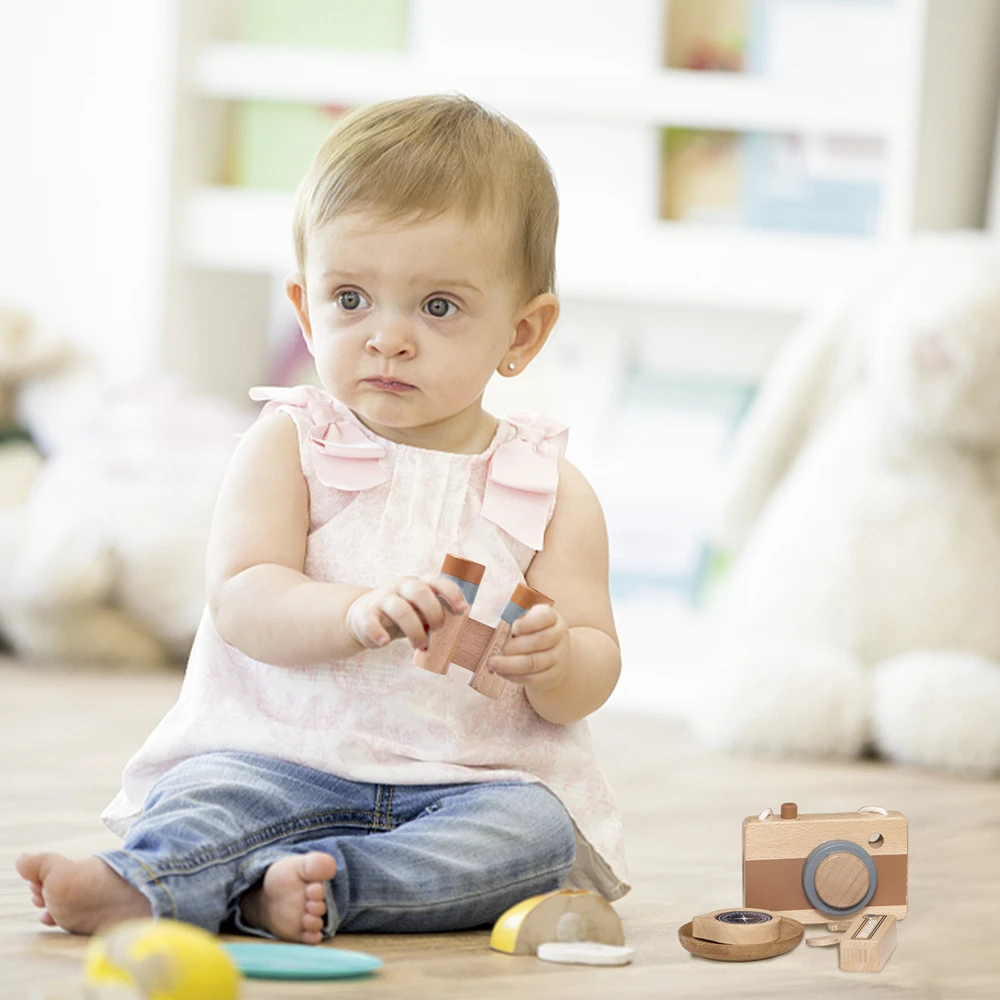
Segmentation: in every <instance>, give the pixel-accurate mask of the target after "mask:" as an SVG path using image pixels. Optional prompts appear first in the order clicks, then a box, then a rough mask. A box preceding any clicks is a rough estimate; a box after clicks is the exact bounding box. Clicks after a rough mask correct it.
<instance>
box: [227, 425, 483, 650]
mask: <svg viewBox="0 0 1000 1000" xmlns="http://www.w3.org/2000/svg"><path fill="white" fill-rule="evenodd" d="M308 534H309V488H308V486H307V485H306V482H305V479H304V478H303V476H302V467H301V465H300V462H299V442H298V434H297V432H296V429H295V425H294V423H293V422H292V420H291V419H290V418H289V417H288V416H287V415H286V414H284V413H273V414H270V415H268V416H266V417H262V418H261V419H260V420H258V421H257V423H255V424H254V425H253V427H251V428H250V430H249V431H248V432H247V433H246V434H245V435H244V436H243V438H242V439H241V440H240V443H239V445H238V446H237V448H236V452H235V453H234V455H233V459H232V461H231V462H230V465H229V468H228V470H227V471H226V476H225V479H224V480H223V483H222V488H221V490H220V491H219V499H218V501H217V503H216V508H215V516H214V517H213V520H212V530H211V533H210V535H209V541H208V559H207V586H208V603H209V609H210V610H211V614H212V618H213V620H214V622H215V627H216V630H217V631H218V633H219V635H220V636H221V637H222V638H223V639H224V640H225V641H226V642H228V643H229V644H230V645H232V646H235V647H236V648H237V649H239V650H241V651H242V652H244V653H246V654H247V656H251V657H253V658H254V659H256V660H262V661H263V662H265V663H274V664H277V665H279V666H288V667H298V666H307V665H310V664H317V663H327V662H329V661H331V660H339V659H343V658H344V657H348V656H353V655H355V654H356V653H358V652H359V651H360V650H361V649H363V648H366V647H368V648H370V647H373V646H382V645H385V643H387V642H389V641H390V639H393V638H397V637H399V636H404V637H405V638H407V639H409V640H410V642H411V643H412V644H413V645H414V646H415V647H417V648H419V647H421V646H423V645H425V644H426V641H427V639H426V628H425V625H429V627H431V628H435V627H437V626H439V625H441V624H442V623H443V621H444V613H443V611H442V609H441V603H440V601H439V600H438V595H440V596H443V597H444V598H445V599H446V600H448V601H449V603H451V604H452V607H453V609H454V610H456V611H464V610H465V609H466V607H467V605H466V604H465V601H464V599H463V598H462V595H461V592H460V591H459V590H458V588H457V587H456V586H455V585H454V584H452V583H451V582H450V581H448V580H445V579H444V578H441V577H437V576H433V577H429V578H427V577H425V578H421V579H419V580H417V579H413V578H407V579H403V580H399V581H393V582H391V583H389V584H386V585H384V586H382V587H379V588H376V589H369V588H368V587H359V586H355V585H353V584H349V583H326V582H320V581H317V580H313V579H311V578H310V577H308V576H306V575H305V573H303V567H304V564H305V555H306V539H307V537H308Z"/></svg>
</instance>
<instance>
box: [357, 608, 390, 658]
mask: <svg viewBox="0 0 1000 1000" xmlns="http://www.w3.org/2000/svg"><path fill="white" fill-rule="evenodd" d="M351 631H352V632H353V633H354V638H355V639H357V640H358V642H360V643H361V645H362V646H364V647H365V648H366V649H375V648H377V647H380V646H386V645H388V644H389V643H390V642H392V640H393V639H394V638H395V636H394V635H393V632H397V629H396V626H395V623H394V622H393V621H392V619H391V618H389V617H388V615H386V614H384V613H383V612H382V611H380V610H379V609H378V608H377V607H371V608H368V609H367V610H366V611H365V614H364V617H363V618H362V619H361V623H360V626H359V627H358V629H357V630H355V629H354V628H352V629H351Z"/></svg>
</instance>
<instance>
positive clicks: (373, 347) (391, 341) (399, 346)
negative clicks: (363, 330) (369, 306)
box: [367, 316, 414, 357]
mask: <svg viewBox="0 0 1000 1000" xmlns="http://www.w3.org/2000/svg"><path fill="white" fill-rule="evenodd" d="M367 347H368V350H369V351H371V352H372V353H373V354H382V355H384V356H385V357H398V356H399V355H407V354H412V353H413V350H414V346H413V331H412V327H411V325H410V323H409V322H408V321H407V320H405V319H404V318H402V317H394V316H386V317H383V318H381V319H380V322H379V323H378V324H377V326H376V328H375V330H374V332H373V333H372V335H371V336H370V337H369V338H368V343H367Z"/></svg>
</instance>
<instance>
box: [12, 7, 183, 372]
mask: <svg viewBox="0 0 1000 1000" xmlns="http://www.w3.org/2000/svg"><path fill="white" fill-rule="evenodd" d="M171 7H172V2H171V0H0V127H2V133H0V134H2V136H3V140H2V143H3V146H2V148H3V155H2V156H0V301H9V302H15V303H18V304H21V305H24V306H27V307H28V308H30V309H32V310H34V311H35V312H36V313H37V314H38V315H40V316H41V317H43V318H44V319H46V320H48V321H51V322H53V323H56V324H58V325H59V326H61V327H64V328H65V329H66V330H67V332H69V333H71V334H72V335H73V336H74V337H75V338H76V339H77V340H79V341H80V343H81V344H82V346H83V347H85V348H86V349H87V350H89V351H92V352H93V353H95V354H97V355H99V356H100V357H102V358H103V359H104V360H105V361H106V362H107V363H108V365H109V367H110V368H111V369H112V370H113V371H116V372H121V373H126V372H133V371H139V370H143V369H145V368H147V367H149V366H151V365H152V364H154V363H155V361H156V357H155V349H154V344H156V343H157V338H156V337H155V336H154V331H155V330H156V323H157V322H158V317H159V316H160V314H161V302H162V292H161V283H162V266H163V265H162V259H160V258H158V257H157V255H156V254H157V247H158V245H162V242H163V239H164V234H165V218H164V213H165V211H166V198H165V196H164V192H165V190H166V182H167V167H168V157H167V153H168V150H167V148H166V147H167V143H168V141H169V129H168V128H167V127H165V123H166V122H168V121H169V117H168V116H169V110H170V109H169V103H168V102H169V100H170V94H171V92H172V88H171V87H170V86H168V83H169V80H170V77H169V73H170V72H171V71H172V70H171V64H172V58H171V51H172V45H171V41H170V36H171V34H172V32H173V27H172V25H173V17H172V14H171Z"/></svg>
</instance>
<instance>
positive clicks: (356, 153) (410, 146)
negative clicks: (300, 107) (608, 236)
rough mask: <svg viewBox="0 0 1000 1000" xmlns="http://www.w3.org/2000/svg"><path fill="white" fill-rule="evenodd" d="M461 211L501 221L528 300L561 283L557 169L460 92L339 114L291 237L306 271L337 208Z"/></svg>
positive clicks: (510, 262)
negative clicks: (311, 239) (311, 243)
mask: <svg viewBox="0 0 1000 1000" xmlns="http://www.w3.org/2000/svg"><path fill="white" fill-rule="evenodd" d="M456 209H457V210H458V211H460V212H461V213H462V214H463V215H465V217H466V218H467V219H470V220H478V219H482V218H484V217H486V218H495V219H497V220H498V221H500V222H501V223H502V224H504V225H505V229H506V232H507V233H508V238H509V243H508V246H507V248H506V252H505V253H504V254H503V269H504V272H505V277H507V278H509V279H511V280H512V281H513V282H514V286H515V288H516V290H517V291H518V294H519V295H520V296H521V299H522V301H523V302H527V301H528V300H530V299H531V298H533V297H534V296H535V295H539V294H541V293H542V292H551V291H554V289H555V242H556V230H557V228H558V224H559V199H558V197H557V195H556V189H555V182H554V180H553V178H552V171H551V170H550V169H549V165H548V163H547V162H546V160H545V157H544V156H543V155H542V153H541V151H540V150H539V149H538V147H537V146H536V145H535V143H534V141H533V140H532V139H531V137H530V136H529V135H528V134H527V133H526V132H524V131H523V130H522V129H520V128H518V126H517V125H515V124H514V123H513V122H512V121H510V120H509V119H507V118H505V117H504V116H503V115H501V114H498V113H497V112H494V111H490V110H488V109H486V108H484V107H483V106H482V105H480V104H477V103H476V102H475V101H472V100H470V99H469V98H467V97H463V96H460V95H454V96H452V95H434V96H429V97H411V98H406V99H403V100H397V101H385V102H384V103H381V104H375V105H372V106H370V107H367V108H362V109H360V110H357V111H354V112H352V113H350V114H348V115H346V116H345V117H344V118H342V119H341V120H340V121H339V122H338V123H337V125H336V126H335V127H334V129H333V131H332V132H331V133H330V135H329V136H327V138H326V140H325V141H324V142H323V145H322V146H320V148H319V150H318V152H317V153H316V156H315V157H314V158H313V162H312V163H311V164H310V166H309V169H308V170H307V171H306V175H305V177H304V178H303V179H302V183H301V184H300V185H299V189H298V193H297V195H296V201H295V214H294V222H293V235H294V239H295V256H296V261H297V263H298V268H299V273H300V274H303V275H304V273H305V261H306V243H307V239H308V236H309V233H310V232H311V231H312V230H313V229H315V228H317V227H319V226H322V225H324V224H326V223H328V222H330V221H331V220H333V219H335V218H337V217H338V216H339V215H341V214H344V213H347V212H353V211H364V212H374V213H376V214H378V215H380V216H381V217H383V218H385V219H386V220H387V221H397V220H400V219H408V218H433V217H434V216H437V215H440V214H441V213H443V212H447V211H451V210H456Z"/></svg>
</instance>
